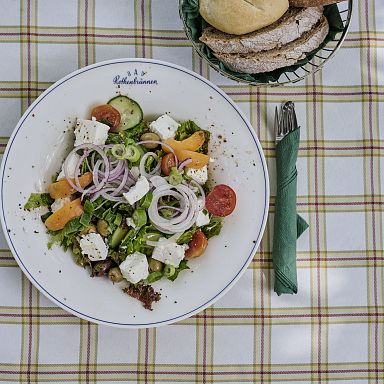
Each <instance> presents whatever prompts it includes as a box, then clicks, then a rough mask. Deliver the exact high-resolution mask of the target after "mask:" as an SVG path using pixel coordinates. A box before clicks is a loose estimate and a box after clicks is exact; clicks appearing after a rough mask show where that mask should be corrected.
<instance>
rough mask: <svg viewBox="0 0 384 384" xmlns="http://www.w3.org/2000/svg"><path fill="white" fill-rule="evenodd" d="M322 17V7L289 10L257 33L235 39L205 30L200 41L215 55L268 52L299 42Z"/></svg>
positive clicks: (210, 29) (234, 37)
mask: <svg viewBox="0 0 384 384" xmlns="http://www.w3.org/2000/svg"><path fill="white" fill-rule="evenodd" d="M322 15H323V7H310V8H290V9H288V11H287V12H286V13H285V14H284V15H283V16H282V17H281V18H280V19H279V20H277V21H276V22H274V23H273V24H271V25H269V26H267V27H265V28H262V29H259V30H258V31H255V32H251V33H247V34H246V35H241V36H237V35H229V34H227V33H225V32H221V31H219V30H217V29H215V28H213V27H208V28H206V29H204V31H203V34H202V36H201V37H200V41H202V42H203V43H204V44H206V45H208V47H209V48H211V49H212V50H213V51H214V52H218V53H249V52H260V51H267V50H270V49H274V48H277V47H281V46H282V45H285V44H288V43H290V42H291V41H293V40H296V39H298V38H299V37H300V36H301V35H302V34H303V33H305V32H307V31H309V30H311V29H312V28H313V27H314V26H315V25H316V23H317V22H318V21H319V20H320V18H321V16H322Z"/></svg>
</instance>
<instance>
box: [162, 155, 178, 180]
mask: <svg viewBox="0 0 384 384" xmlns="http://www.w3.org/2000/svg"><path fill="white" fill-rule="evenodd" d="M173 167H176V160H175V156H174V154H173V153H168V154H166V155H165V156H164V157H163V158H162V159H161V171H162V172H163V173H164V175H166V176H169V174H170V173H171V169H172V168H173Z"/></svg>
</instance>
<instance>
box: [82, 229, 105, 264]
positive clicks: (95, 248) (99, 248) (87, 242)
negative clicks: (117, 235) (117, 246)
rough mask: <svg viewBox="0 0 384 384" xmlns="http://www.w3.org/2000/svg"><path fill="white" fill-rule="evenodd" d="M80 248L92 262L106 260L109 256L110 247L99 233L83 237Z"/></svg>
mask: <svg viewBox="0 0 384 384" xmlns="http://www.w3.org/2000/svg"><path fill="white" fill-rule="evenodd" d="M80 248H81V251H82V253H83V254H84V255H87V256H88V258H89V260H91V261H99V260H105V259H106V258H107V255H108V247H107V245H106V244H105V242H104V239H103V238H102V237H101V236H100V235H99V234H98V233H88V235H84V236H82V237H81V239H80Z"/></svg>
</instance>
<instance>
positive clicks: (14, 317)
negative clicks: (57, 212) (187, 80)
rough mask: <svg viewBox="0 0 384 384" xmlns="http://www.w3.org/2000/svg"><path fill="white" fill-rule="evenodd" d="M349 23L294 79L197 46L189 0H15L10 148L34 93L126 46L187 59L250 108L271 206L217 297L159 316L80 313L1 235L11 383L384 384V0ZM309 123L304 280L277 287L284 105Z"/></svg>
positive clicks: (360, 8) (1, 370)
mask: <svg viewBox="0 0 384 384" xmlns="http://www.w3.org/2000/svg"><path fill="white" fill-rule="evenodd" d="M355 3H356V4H355V9H354V15H353V19H352V25H351V31H350V33H349V35H348V36H347V39H346V41H345V44H344V45H343V47H342V48H341V49H340V51H339V52H338V54H337V55H336V57H335V58H334V59H333V60H332V61H331V62H330V63H329V64H328V65H327V66H326V67H325V68H324V69H323V70H322V71H321V72H318V73H317V74H316V75H315V76H314V77H310V78H308V79H307V80H306V81H302V82H300V83H297V84H295V85H292V86H287V87H284V88H256V87H249V86H246V85H239V84H237V83H234V82H232V81H229V80H227V79H225V78H223V77H222V76H220V75H218V74H217V73H215V72H214V71H213V70H211V69H210V68H209V67H208V66H207V65H206V64H205V63H203V62H202V61H201V60H200V58H199V57H198V55H197V54H196V53H194V52H193V50H192V48H191V45H190V43H189V42H188V41H187V39H186V37H185V35H184V32H183V31H182V24H181V22H180V20H179V17H178V1H177V0H167V1H161V0H153V1H150V0H136V1H134V0H65V1H62V0H2V1H1V5H2V10H1V12H0V57H1V60H0V135H1V137H0V152H1V154H2V153H3V152H4V148H5V145H6V144H7V141H8V137H9V136H10V134H11V132H12V130H13V128H14V126H15V125H16V123H17V121H18V119H19V118H20V116H21V114H22V113H23V112H24V111H25V109H26V108H27V106H28V105H29V104H30V103H31V102H32V101H33V100H34V99H35V98H36V97H37V96H38V95H39V94H40V93H41V92H43V91H44V90H45V89H46V88H47V87H48V86H50V85H51V84H52V83H53V82H55V81H56V80H58V79H59V78H61V77H62V76H64V75H66V74H68V73H69V72H71V71H73V70H75V69H77V68H80V67H83V66H85V65H88V64H91V63H94V62H96V61H102V60H106V59H113V58H120V57H149V58H156V59H161V60H167V61H171V62H174V63H176V64H180V65H182V66H185V67H187V68H191V69H193V70H194V71H196V72H198V73H200V74H202V75H203V76H205V77H206V78H208V79H210V80H211V81H212V82H214V83H215V84H217V85H219V86H220V87H221V88H222V89H223V90H224V91H225V92H227V93H228V95H229V96H230V97H231V98H232V99H233V100H234V101H235V102H236V103H237V104H238V105H239V107H240V108H241V109H242V110H243V111H244V112H245V114H246V115H247V116H248V117H249V119H250V121H251V123H252V125H253V126H254V128H255V131H256V132H257V134H258V136H259V138H260V141H261V144H262V147H263V149H264V151H265V156H266V159H267V163H268V167H269V169H270V173H271V192H272V196H271V210H270V220H269V222H268V225H267V229H266V232H265V235H264V238H263V241H262V244H261V246H260V250H259V251H258V252H257V253H256V255H255V257H254V260H253V262H252V263H251V265H250V267H249V269H248V270H247V271H246V273H245V274H244V276H243V277H242V278H241V279H240V281H239V282H238V283H237V285H236V286H235V287H234V288H233V289H232V290H231V291H230V292H229V293H228V294H227V295H226V296H225V297H224V298H222V299H221V300H220V301H218V302H217V303H216V304H215V305H214V306H212V307H210V308H208V309H207V310H205V311H203V312H201V313H200V314H198V315H197V316H194V317H192V318H190V319H187V320H184V321H181V322H179V323H176V324H174V325H170V326H165V327H160V328H158V329H149V330H140V331H135V330H121V329H114V328H109V327H105V326H97V325H95V324H91V323H88V322H86V321H83V320H80V319H78V318H76V317H74V316H72V315H69V314H68V313H66V312H65V311H63V310H62V309H60V308H58V307H56V306H55V305H54V304H52V303H51V302H50V301H49V300H47V299H46V298H45V297H43V296H42V295H41V294H40V293H39V291H37V290H36V289H35V288H34V287H33V286H32V285H31V283H30V282H29V281H28V280H27V278H26V277H25V276H24V275H23V274H22V272H21V270H20V269H19V268H18V266H17V264H16V262H15V261H14V259H13V257H12V254H11V252H10V251H9V250H8V248H7V245H6V243H5V240H4V238H3V235H2V234H0V248H1V249H0V252H1V253H0V340H1V342H0V343H1V344H0V382H7V383H9V382H23V383H24V382H40V381H46V382H71V383H78V382H81V383H93V382H104V381H105V382H107V381H108V382H113V383H122V382H133V383H135V382H140V383H180V382H185V383H194V382H196V383H210V382H226V383H239V382H244V383H253V382H274V383H278V382H285V381H288V380H290V381H292V382H333V381H335V382H336V381H337V382H338V383H342V382H347V381H348V382H353V383H383V382H384V381H383V377H384V376H383V375H384V363H383V361H384V348H383V345H384V340H383V335H384V325H383V324H384V320H383V319H384V268H383V266H384V252H383V249H384V247H383V240H384V235H383V231H384V216H383V211H384V205H383V202H384V4H383V2H382V1H380V0H377V1H373V0H364V1H363V0H361V1H356V2H355ZM288 99H290V100H293V101H294V102H295V103H296V106H297V112H298V119H299V121H300V122H301V125H302V138H301V148H300V152H299V160H298V170H299V182H298V209H299V212H300V214H301V215H302V216H303V217H304V218H305V219H306V220H307V221H308V223H309V224H310V229H309V230H308V231H306V232H305V234H304V235H303V236H302V237H301V238H300V240H299V241H298V253H297V258H298V278H299V294H298V295H295V296H290V295H287V296H281V297H277V296H276V295H275V294H274V293H273V289H272V287H273V270H272V264H271V239H272V227H273V213H274V193H275V186H274V183H275V179H274V161H275V159H274V143H273V140H272V135H271V124H272V122H273V112H274V107H275V105H276V104H277V103H280V102H281V101H284V100H288Z"/></svg>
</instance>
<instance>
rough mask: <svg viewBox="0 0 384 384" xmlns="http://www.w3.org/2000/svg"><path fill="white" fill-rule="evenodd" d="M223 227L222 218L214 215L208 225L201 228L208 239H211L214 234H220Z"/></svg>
mask: <svg viewBox="0 0 384 384" xmlns="http://www.w3.org/2000/svg"><path fill="white" fill-rule="evenodd" d="M222 227H223V223H222V220H221V218H220V217H217V216H213V217H212V218H211V221H210V222H209V223H208V224H207V225H204V226H203V227H201V230H202V231H203V232H204V235H205V236H207V239H210V238H211V237H213V236H217V235H219V234H220V231H221V228H222Z"/></svg>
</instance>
